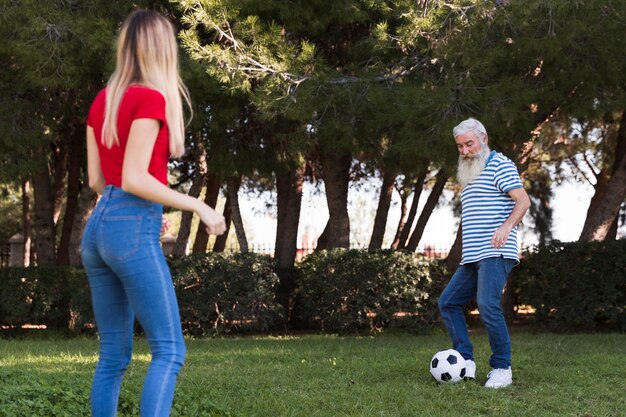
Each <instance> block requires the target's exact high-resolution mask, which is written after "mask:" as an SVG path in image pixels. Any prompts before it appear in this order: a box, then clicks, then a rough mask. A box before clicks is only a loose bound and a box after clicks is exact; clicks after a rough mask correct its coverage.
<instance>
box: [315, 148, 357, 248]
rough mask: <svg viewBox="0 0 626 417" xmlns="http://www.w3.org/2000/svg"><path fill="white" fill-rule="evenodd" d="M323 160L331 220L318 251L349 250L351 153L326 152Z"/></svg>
mask: <svg viewBox="0 0 626 417" xmlns="http://www.w3.org/2000/svg"><path fill="white" fill-rule="evenodd" d="M321 159H322V176H323V179H324V186H325V188H326V201H327V203H328V214H329V218H328V223H326V227H325V228H324V231H323V232H322V234H321V236H320V237H319V239H318V242H317V248H316V250H322V249H334V248H349V247H350V217H349V216H348V185H349V183H350V165H351V163H352V156H351V155H350V154H349V153H345V154H337V153H332V152H324V153H322V157H321Z"/></svg>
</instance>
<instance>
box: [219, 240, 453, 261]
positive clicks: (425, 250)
mask: <svg viewBox="0 0 626 417" xmlns="http://www.w3.org/2000/svg"><path fill="white" fill-rule="evenodd" d="M315 249H316V248H315V247H307V248H297V250H296V261H299V260H301V259H302V258H304V257H305V256H306V255H309V254H311V253H313V252H315ZM350 249H359V250H366V249H367V248H364V247H360V246H352V247H351V248H350ZM209 250H211V249H209ZM225 251H227V252H239V251H240V248H239V246H238V245H229V246H227V247H226V248H225ZM248 251H249V252H253V253H261V254H265V255H269V256H274V252H275V247H274V245H267V244H252V245H249V246H248ZM416 252H417V253H421V254H423V255H424V256H427V257H429V258H445V257H446V256H448V253H449V252H450V247H449V246H443V245H442V246H437V245H426V246H424V247H419V248H417V251H416Z"/></svg>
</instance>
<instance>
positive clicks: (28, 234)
mask: <svg viewBox="0 0 626 417" xmlns="http://www.w3.org/2000/svg"><path fill="white" fill-rule="evenodd" d="M22 234H23V235H24V261H23V263H22V265H24V266H29V265H30V263H31V262H30V261H31V253H30V245H31V241H32V236H33V228H32V224H31V220H30V181H29V180H28V179H25V180H24V181H22Z"/></svg>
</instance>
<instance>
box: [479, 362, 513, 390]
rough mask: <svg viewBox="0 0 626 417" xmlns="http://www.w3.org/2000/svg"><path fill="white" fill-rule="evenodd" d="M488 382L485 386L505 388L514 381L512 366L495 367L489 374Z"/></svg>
mask: <svg viewBox="0 0 626 417" xmlns="http://www.w3.org/2000/svg"><path fill="white" fill-rule="evenodd" d="M487 378H488V379H487V382H485V388H504V387H506V386H509V385H511V384H512V383H513V371H511V367H510V366H509V367H508V368H506V369H504V368H498V369H493V370H492V371H491V372H489V374H487Z"/></svg>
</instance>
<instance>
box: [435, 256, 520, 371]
mask: <svg viewBox="0 0 626 417" xmlns="http://www.w3.org/2000/svg"><path fill="white" fill-rule="evenodd" d="M515 264H516V261H515V260H513V259H505V258H503V257H501V256H500V257H494V258H486V259H482V260H480V261H478V262H472V263H469V264H465V265H459V268H458V269H457V271H456V272H455V273H454V275H453V276H452V279H451V280H450V282H449V283H448V285H447V286H446V288H445V289H444V290H443V292H442V293H441V297H439V311H440V312H441V317H442V318H443V321H444V323H445V325H446V327H447V328H448V333H449V334H450V338H451V339H452V346H453V347H454V349H455V350H457V351H458V352H459V353H460V354H461V355H462V356H463V357H464V358H465V359H471V360H474V353H473V349H472V343H471V342H470V338H469V333H468V331H467V323H466V322H465V315H464V313H463V306H464V305H465V304H467V303H469V302H470V301H471V300H472V299H474V298H476V302H477V304H478V311H479V312H480V319H481V320H482V322H483V324H484V325H485V327H486V328H487V333H488V335H489V344H490V345H491V353H492V355H491V359H490V360H489V364H490V365H491V367H492V368H494V369H496V368H508V367H509V366H511V340H510V338H509V330H508V328H507V326H506V321H505V320H504V315H503V314H502V308H501V307H500V298H501V297H502V290H503V289H504V284H505V283H506V279H507V277H508V276H509V273H510V272H511V270H512V269H513V267H514V266H515Z"/></svg>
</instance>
